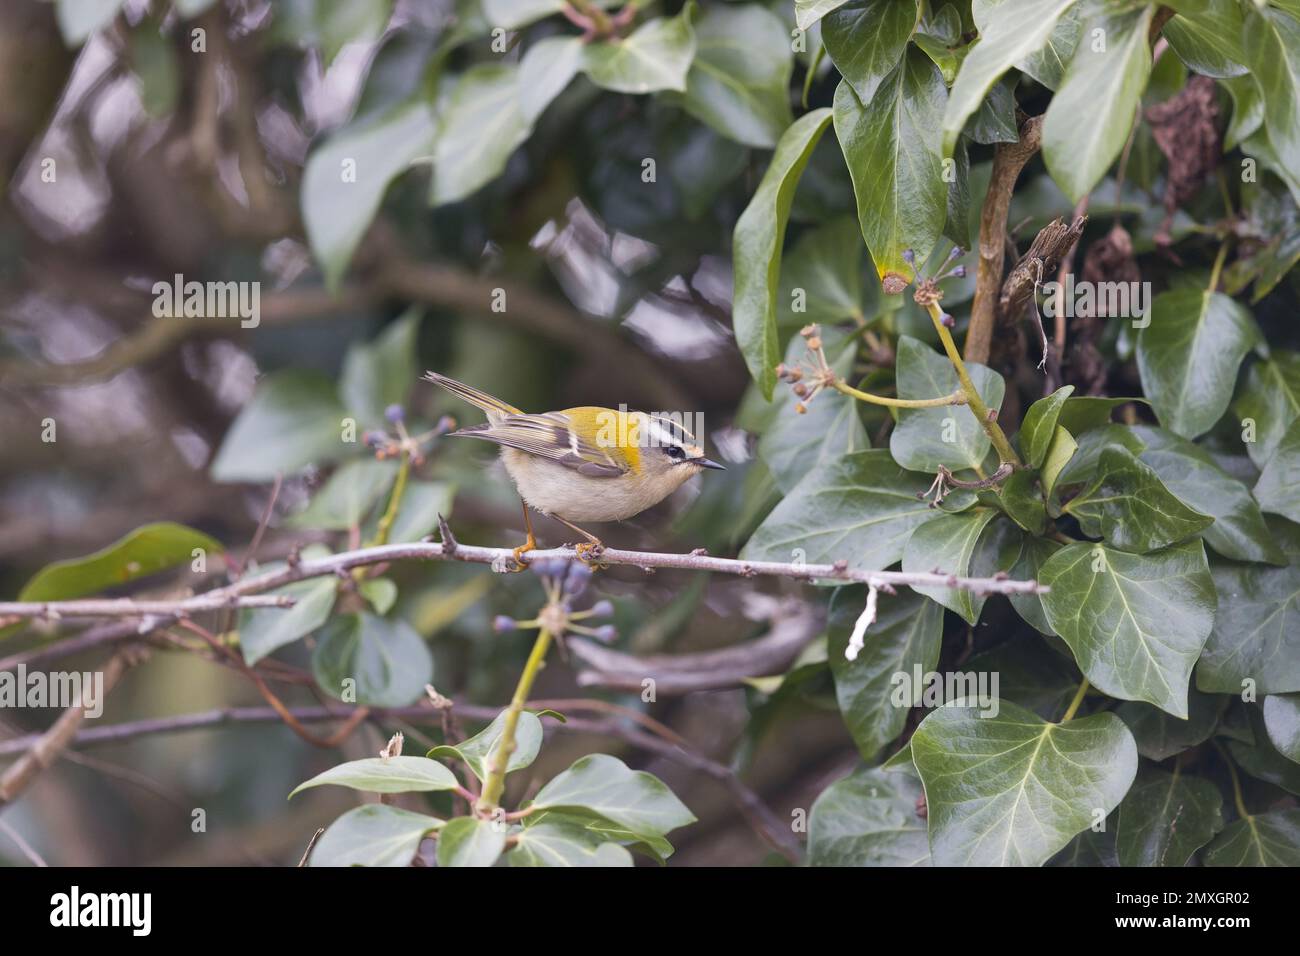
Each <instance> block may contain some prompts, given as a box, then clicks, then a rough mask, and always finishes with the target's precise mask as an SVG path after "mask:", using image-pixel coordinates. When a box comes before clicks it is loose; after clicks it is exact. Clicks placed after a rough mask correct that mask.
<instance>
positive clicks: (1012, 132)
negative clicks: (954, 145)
mask: <svg viewBox="0 0 1300 956" xmlns="http://www.w3.org/2000/svg"><path fill="white" fill-rule="evenodd" d="M1015 85H1016V77H1015V75H1014V74H1007V75H1006V76H1004V77H1003V78H1002V79H1001V80H999V81H998V82H996V83H994V84H993V86H992V87H990V88H989V95H988V98H987V99H985V100H984V102H983V103H981V104H980V108H979V109H978V110H976V111H975V115H974V116H972V117H971V120H970V123H969V124H967V126H966V135H967V136H969V137H970V138H971V139H972V140H974V141H975V142H977V143H981V144H983V145H986V146H987V145H990V144H993V143H1015V142H1018V141H1019V139H1020V128H1019V126H1017V125H1016V96H1015V93H1014V89H1015ZM958 142H960V140H959V141H958Z"/></svg>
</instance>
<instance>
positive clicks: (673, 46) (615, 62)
mask: <svg viewBox="0 0 1300 956" xmlns="http://www.w3.org/2000/svg"><path fill="white" fill-rule="evenodd" d="M691 9H692V5H691V4H687V6H686V7H685V8H684V9H683V10H682V12H681V13H680V14H679V15H678V16H675V17H671V18H669V17H657V18H655V19H653V20H647V21H646V22H645V23H643V24H642V25H641V26H639V27H637V28H636V30H634V31H633V32H632V34H631V35H630V36H628V37H627V38H626V39H624V40H621V41H618V42H612V41H599V42H596V43H591V44H589V45H588V46H587V55H586V59H585V61H584V69H585V70H586V73H587V76H588V77H590V78H591V81H592V82H593V83H595V84H596V85H597V86H600V87H604V88H605V89H607V90H613V91H614V92H615V93H654V92H656V91H659V90H677V91H679V92H684V91H685V90H686V76H687V72H688V71H689V70H690V67H691V60H692V59H693V58H694V56H695V31H694V30H693V29H691V20H690V15H691Z"/></svg>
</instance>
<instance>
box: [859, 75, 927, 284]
mask: <svg viewBox="0 0 1300 956" xmlns="http://www.w3.org/2000/svg"><path fill="white" fill-rule="evenodd" d="M946 95H947V92H946V88H945V87H944V85H943V76H942V75H941V74H940V73H939V68H938V67H936V66H935V65H934V64H933V63H932V62H931V61H930V60H929V59H928V58H927V57H926V56H925V54H924V53H922V52H921V51H920V50H915V49H909V50H908V52H907V54H906V56H904V58H903V60H902V62H901V63H899V64H898V66H896V67H894V69H893V70H892V71H890V73H889V74H888V75H887V76H886V77H885V78H884V79H883V80H881V82H880V84H879V86H878V87H877V89H876V91H875V94H874V95H873V96H872V97H871V100H870V101H869V102H867V103H865V104H864V103H863V102H862V101H861V100H859V99H858V96H857V94H856V93H854V92H853V88H852V87H851V86H850V85H849V84H848V83H847V82H841V83H840V85H839V87H838V88H837V89H836V90H835V135H836V136H837V137H838V138H839V141H840V148H841V149H842V150H843V152H844V158H845V160H846V161H847V162H848V164H849V176H850V177H851V178H852V180H853V192H854V195H855V196H856V197H857V205H858V223H859V224H860V225H861V227H862V237H863V238H864V239H865V240H866V243H867V248H868V249H869V250H870V251H871V258H872V259H873V260H874V261H875V264H876V274H877V275H878V276H879V277H880V279H881V281H882V282H883V283H884V284H885V286H886V288H887V289H889V291H895V289H894V285H896V284H897V282H898V281H900V280H901V281H903V282H904V283H906V282H910V281H912V279H913V278H914V277H915V274H916V269H915V268H914V267H913V266H911V265H909V264H908V263H907V262H906V261H905V260H904V259H903V253H904V252H905V251H907V250H908V249H911V250H912V251H913V253H914V255H915V261H916V262H917V263H922V262H925V260H926V259H927V258H928V257H929V255H930V251H931V250H932V249H933V248H934V246H935V243H937V242H938V241H939V236H940V235H941V234H942V233H943V226H944V222H945V221H946V219H947V216H948V184H947V183H946V182H945V181H944V177H943V168H942V165H943V163H942V157H941V156H940V154H939V121H940V118H941V117H942V116H943V107H944V100H945V98H946ZM891 276H892V277H893V278H890V277H891ZM900 288H901V287H900Z"/></svg>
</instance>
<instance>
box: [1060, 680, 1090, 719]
mask: <svg viewBox="0 0 1300 956" xmlns="http://www.w3.org/2000/svg"><path fill="white" fill-rule="evenodd" d="M1089 686H1090V685H1089V684H1088V678H1086V677H1085V678H1084V679H1083V682H1082V683H1081V684H1079V689H1078V690H1076V691H1075V692H1074V700H1072V701H1070V706H1069V707H1067V708H1066V709H1065V715H1064V716H1063V717H1061V720H1060V722H1061V723H1065V722H1066V721H1068V720H1071V719H1072V718H1073V717H1074V715H1075V714H1076V713H1077V712H1078V710H1079V705H1080V704H1082V703H1083V698H1084V697H1085V696H1086V695H1087V693H1088V687H1089Z"/></svg>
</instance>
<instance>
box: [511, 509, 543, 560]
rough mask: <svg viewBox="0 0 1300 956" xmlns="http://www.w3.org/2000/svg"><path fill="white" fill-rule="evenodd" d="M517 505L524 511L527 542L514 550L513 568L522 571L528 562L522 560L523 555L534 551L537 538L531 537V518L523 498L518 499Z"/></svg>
mask: <svg viewBox="0 0 1300 956" xmlns="http://www.w3.org/2000/svg"><path fill="white" fill-rule="evenodd" d="M519 504H520V505H521V506H522V507H523V509H524V529H525V530H526V531H527V532H528V540H527V541H525V542H524V543H523V544H521V545H520V546H519V547H517V548H515V549H514V556H515V567H516V569H517V570H519V571H522V570H524V568H526V567H528V562H527V561H525V560H524V553H525V552H527V551H533V550H536V548H537V538H536V537H534V536H533V518H532V515H530V514H529V513H528V502H526V501H524V499H523V498H520V499H519Z"/></svg>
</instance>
